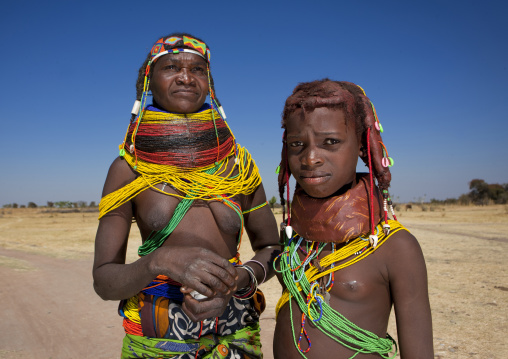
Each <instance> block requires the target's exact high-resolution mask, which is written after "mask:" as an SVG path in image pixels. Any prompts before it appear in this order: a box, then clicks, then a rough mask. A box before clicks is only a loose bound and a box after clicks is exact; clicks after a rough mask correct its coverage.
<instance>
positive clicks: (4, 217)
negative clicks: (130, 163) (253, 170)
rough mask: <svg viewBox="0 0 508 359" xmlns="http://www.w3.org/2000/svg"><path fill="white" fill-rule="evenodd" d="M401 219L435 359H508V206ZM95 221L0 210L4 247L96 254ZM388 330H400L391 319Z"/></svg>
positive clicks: (271, 286)
mask: <svg viewBox="0 0 508 359" xmlns="http://www.w3.org/2000/svg"><path fill="white" fill-rule="evenodd" d="M276 216H277V218H278V221H280V214H276ZM398 218H399V220H400V221H401V222H402V224H404V225H405V226H406V227H407V228H408V229H410V231H411V232H412V233H413V234H414V235H415V236H416V238H418V240H419V241H420V244H421V246H422V249H423V252H424V255H425V258H426V261H427V267H428V274H429V291H430V300H431V306H432V314H433V325H434V346H435V354H436V358H482V359H483V358H508V347H507V341H506V339H505V338H506V333H508V324H507V323H508V322H507V320H508V318H507V317H508V304H507V303H508V268H507V265H506V260H505V256H506V253H507V250H508V236H507V233H508V207H507V206H501V205H495V206H485V207H477V206H468V207H461V206H442V205H441V206H436V205H429V204H424V207H423V208H422V207H421V206H420V205H413V209H412V210H410V211H402V212H399V213H398ZM97 223H98V221H97V213H58V212H47V211H45V210H42V209H2V210H0V248H6V249H13V250H19V251H25V252H30V253H38V254H43V255H46V256H53V257H59V258H65V259H91V258H92V256H93V250H94V245H93V241H94V237H95V231H96V229H97ZM139 243H140V237H139V233H138V232H137V231H136V230H134V229H133V230H132V231H131V238H130V246H129V250H128V260H129V261H133V260H135V259H136V258H137V255H136V248H137V246H138V245H139ZM243 243H244V245H243V247H242V250H241V252H242V256H243V258H249V256H250V255H251V251H250V248H249V247H250V246H249V245H248V239H245V240H244V242H243ZM0 266H6V267H10V268H13V269H15V270H19V271H28V270H31V266H30V263H28V262H26V261H21V260H14V259H12V258H9V257H0ZM263 289H264V291H265V293H266V294H267V297H268V306H267V311H266V312H265V313H264V314H263V317H262V320H261V324H262V326H263V329H264V331H263V333H264V341H265V342H271V335H272V334H271V333H273V325H274V314H273V313H274V310H273V308H274V306H275V302H276V301H277V299H278V296H279V294H280V287H279V286H278V284H277V282H276V281H275V280H273V281H270V282H269V283H266V284H264V285H263ZM389 330H390V333H395V332H396V328H395V324H394V320H393V318H392V320H391V323H390V326H389ZM265 349H268V348H266V347H265ZM266 353H267V355H266V357H267V358H270V357H271V356H270V355H269V354H268V353H269V352H268V351H266ZM0 354H1V353H0ZM0 357H1V355H0Z"/></svg>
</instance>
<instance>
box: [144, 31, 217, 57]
mask: <svg viewBox="0 0 508 359" xmlns="http://www.w3.org/2000/svg"><path fill="white" fill-rule="evenodd" d="M178 52H189V53H192V54H195V55H198V56H201V57H202V58H203V59H205V61H206V62H208V63H210V49H209V48H208V46H206V44H205V43H204V42H202V41H199V40H197V39H195V38H193V37H189V36H182V37H180V36H171V37H168V38H167V39H165V40H164V38H161V39H159V40H157V42H156V43H155V44H154V45H153V47H152V51H151V52H150V53H151V55H152V60H151V61H150V62H151V63H154V62H155V61H156V60H157V58H159V57H161V56H163V55H166V54H169V53H178Z"/></svg>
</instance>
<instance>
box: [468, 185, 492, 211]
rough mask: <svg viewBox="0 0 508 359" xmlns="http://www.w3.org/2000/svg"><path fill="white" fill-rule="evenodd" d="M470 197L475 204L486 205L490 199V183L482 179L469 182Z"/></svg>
mask: <svg viewBox="0 0 508 359" xmlns="http://www.w3.org/2000/svg"><path fill="white" fill-rule="evenodd" d="M469 189H470V190H471V192H469V197H470V198H471V201H472V202H473V203H474V204H480V205H485V204H487V203H488V200H489V185H488V184H487V182H485V181H484V180H482V179H474V180H472V181H471V182H469Z"/></svg>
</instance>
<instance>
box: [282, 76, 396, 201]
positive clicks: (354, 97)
mask: <svg viewBox="0 0 508 359" xmlns="http://www.w3.org/2000/svg"><path fill="white" fill-rule="evenodd" d="M318 107H328V108H335V109H342V110H343V111H344V112H345V115H346V116H345V117H346V121H350V120H352V121H355V127H356V133H357V135H358V136H359V138H360V141H361V143H362V147H363V149H364V150H363V151H362V154H361V156H360V158H361V159H362V161H363V162H364V163H365V164H366V165H367V166H368V167H369V154H368V152H367V148H368V147H370V155H371V160H372V168H370V167H369V170H371V171H372V173H373V174H374V176H375V177H376V179H377V181H378V186H379V188H380V189H381V190H387V189H388V187H389V186H390V181H391V173H390V170H389V168H388V167H384V166H383V162H382V160H383V157H384V155H383V146H382V139H381V133H380V131H379V130H378V129H377V128H376V126H375V124H376V121H377V120H376V115H375V114H374V109H373V105H372V103H371V102H370V100H369V98H368V97H367V96H366V95H365V92H364V91H363V89H362V88H361V87H360V86H358V85H355V84H354V83H352V82H346V81H332V80H330V79H327V78H325V79H323V80H317V81H313V82H305V83H300V84H299V85H298V86H296V87H295V89H294V90H293V93H292V94H291V96H289V97H288V98H287V100H286V103H285V106H284V110H283V113H282V128H283V129H284V135H283V146H282V151H281V163H280V170H279V175H278V183H279V196H280V201H281V205H282V206H283V208H284V204H285V203H286V201H285V199H284V188H285V186H286V185H287V184H288V179H289V177H290V176H291V170H290V169H289V165H288V163H287V143H286V130H285V129H286V121H287V119H288V117H289V115H290V114H291V113H293V112H294V111H296V110H297V109H299V108H301V109H302V110H303V111H304V112H307V111H313V110H314V109H316V108H318ZM368 129H370V131H368ZM368 133H370V139H369V138H367V134H368ZM369 140H370V146H368V145H367V141H369Z"/></svg>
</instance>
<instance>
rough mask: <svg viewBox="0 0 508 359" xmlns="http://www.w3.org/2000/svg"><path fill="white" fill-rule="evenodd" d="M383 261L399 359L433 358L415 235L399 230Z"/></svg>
mask: <svg viewBox="0 0 508 359" xmlns="http://www.w3.org/2000/svg"><path fill="white" fill-rule="evenodd" d="M389 242H390V251H389V257H390V258H389V259H388V261H387V268H388V275H389V281H390V290H391V294H392V298H393V302H394V308H395V317H396V321H397V336H398V339H399V348H400V356H401V358H429V359H430V358H434V348H433V342H432V317H431V312H430V303H429V294H428V287H427V269H426V266H425V260H424V258H423V253H422V250H421V248H420V245H419V244H418V241H417V240H416V238H415V237H414V236H413V235H411V234H410V233H409V232H406V231H399V232H398V233H396V234H394V235H393V237H392V238H390V239H389Z"/></svg>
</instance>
